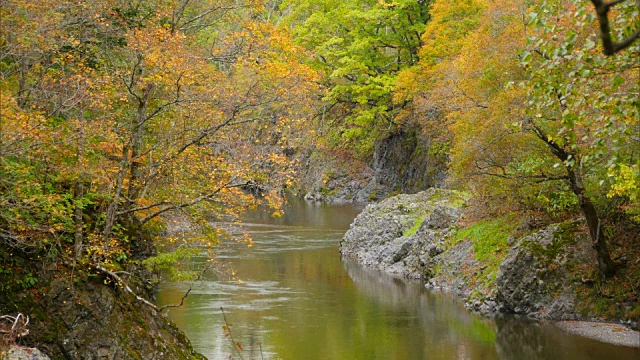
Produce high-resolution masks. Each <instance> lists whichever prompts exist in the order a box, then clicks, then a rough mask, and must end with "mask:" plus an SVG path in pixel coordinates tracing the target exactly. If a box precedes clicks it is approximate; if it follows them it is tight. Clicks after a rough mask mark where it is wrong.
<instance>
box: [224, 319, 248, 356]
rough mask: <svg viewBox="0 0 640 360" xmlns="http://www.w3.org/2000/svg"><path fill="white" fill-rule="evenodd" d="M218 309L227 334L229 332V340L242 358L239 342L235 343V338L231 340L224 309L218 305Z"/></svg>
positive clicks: (231, 335) (229, 326)
mask: <svg viewBox="0 0 640 360" xmlns="http://www.w3.org/2000/svg"><path fill="white" fill-rule="evenodd" d="M220 311H221V312H222V319H224V325H225V326H224V328H225V330H227V334H229V340H231V345H233V348H234V349H235V350H236V352H237V353H238V356H240V359H242V360H244V357H242V354H241V353H240V343H236V342H235V340H233V334H231V325H229V322H228V321H227V316H226V315H225V314H224V309H223V308H222V307H220Z"/></svg>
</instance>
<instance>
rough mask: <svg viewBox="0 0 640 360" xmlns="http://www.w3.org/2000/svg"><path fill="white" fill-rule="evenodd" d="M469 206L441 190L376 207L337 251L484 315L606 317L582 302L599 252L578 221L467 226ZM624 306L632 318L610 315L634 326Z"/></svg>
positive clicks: (488, 222)
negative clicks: (534, 226)
mask: <svg viewBox="0 0 640 360" xmlns="http://www.w3.org/2000/svg"><path fill="white" fill-rule="evenodd" d="M465 206H466V196H465V195H464V194H462V193H458V192H455V191H450V190H443V189H429V190H427V191H423V192H420V193H418V194H414V195H398V196H395V197H392V198H388V199H386V200H383V201H381V202H380V203H377V204H371V205H369V206H367V207H366V209H365V210H364V211H363V212H362V213H361V214H360V215H359V216H358V217H357V218H356V219H355V221H354V222H353V224H352V225H351V228H350V230H349V231H348V232H347V233H346V234H345V236H344V238H343V240H342V242H341V246H340V252H341V254H342V256H343V257H347V258H353V259H356V260H357V261H358V262H359V263H361V264H363V265H365V266H369V267H375V268H378V269H380V270H383V271H385V272H388V273H393V274H400V275H403V276H405V277H411V278H420V279H422V280H424V281H425V283H426V285H427V286H428V287H430V288H434V289H441V290H444V291H447V292H452V293H455V294H457V295H459V296H461V297H462V298H463V299H464V300H465V304H466V306H467V307H468V308H469V309H471V310H473V311H476V312H480V313H485V314H489V313H515V314H521V315H526V316H528V317H531V318H536V319H554V320H578V319H589V320H591V319H594V318H596V319H601V318H602V317H603V314H602V313H598V312H594V311H591V312H589V311H584V306H581V305H582V304H581V303H582V302H583V301H584V293H585V292H586V291H587V290H588V289H587V288H588V287H590V286H593V283H594V279H593V276H594V275H593V274H594V266H595V264H596V257H595V256H596V254H595V252H594V251H593V249H592V247H591V243H590V239H589V237H588V236H587V235H586V234H585V233H584V231H583V226H582V222H581V221H580V220H573V221H565V222H562V223H559V224H552V225H548V226H545V227H542V228H538V229H531V228H529V227H527V226H526V224H522V222H521V221H519V219H516V218H513V217H509V216H505V217H499V218H496V219H490V220H484V221H478V222H477V223H474V224H471V225H465V223H464V216H463V214H464V211H465ZM620 305H622V306H629V307H628V310H629V311H628V312H627V314H628V315H627V317H626V318H624V317H623V318H616V319H612V320H615V321H620V322H623V323H625V324H626V325H635V326H637V325H636V324H637V323H636V321H637V320H636V319H635V318H633V316H634V315H633V314H634V311H635V310H634V309H636V308H637V303H636V304H635V305H634V304H631V305H629V304H620ZM634 306H635V307H634Z"/></svg>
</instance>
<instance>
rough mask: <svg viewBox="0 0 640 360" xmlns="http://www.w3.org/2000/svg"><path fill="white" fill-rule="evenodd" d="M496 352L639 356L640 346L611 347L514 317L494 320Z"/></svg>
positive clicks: (579, 357) (503, 355) (527, 356)
mask: <svg viewBox="0 0 640 360" xmlns="http://www.w3.org/2000/svg"><path fill="white" fill-rule="evenodd" d="M495 323H496V326H497V329H498V335H497V338H496V351H497V353H498V355H499V356H500V359H502V360H508V359H518V360H540V359H563V360H565V359H566V360H590V359H593V360H596V359H616V360H626V359H629V360H631V359H634V360H637V359H640V349H632V348H628V347H623V346H614V345H610V344H605V343H601V342H597V341H593V340H590V339H587V338H584V337H581V336H577V335H571V334H568V333H566V332H564V331H563V330H560V329H559V328H557V327H555V326H554V325H553V324H550V323H547V322H536V321H531V320H526V319H522V318H519V317H515V316H504V317H499V318H496V319H495Z"/></svg>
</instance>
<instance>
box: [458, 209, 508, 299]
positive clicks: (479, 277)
mask: <svg viewBox="0 0 640 360" xmlns="http://www.w3.org/2000/svg"><path fill="white" fill-rule="evenodd" d="M516 224H517V217H516V216H515V215H507V216H502V217H499V218H496V219H486V220H481V221H478V222H476V223H475V224H472V225H470V226H468V227H466V228H463V229H461V230H459V231H458V232H457V233H456V234H455V235H454V236H453V237H452V238H451V240H450V242H449V247H453V246H455V245H456V244H457V243H459V242H460V241H462V240H464V239H468V240H469V241H471V243H472V244H473V252H474V256H475V259H476V260H478V262H480V263H481V264H482V265H483V267H482V270H479V271H474V273H473V274H472V280H471V281H472V282H474V283H478V284H483V285H484V286H485V287H486V288H490V287H491V286H492V284H493V282H494V281H495V279H496V273H497V271H498V268H499V267H500V264H501V263H502V261H503V260H504V258H505V256H506V255H507V252H508V249H509V245H508V243H507V239H508V238H509V237H510V236H512V234H513V233H514V232H515V229H516V228H517V226H516Z"/></svg>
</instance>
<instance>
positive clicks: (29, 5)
mask: <svg viewBox="0 0 640 360" xmlns="http://www.w3.org/2000/svg"><path fill="white" fill-rule="evenodd" d="M2 11H3V15H5V16H3V17H2V21H3V24H2V25H3V28H5V26H12V27H15V28H16V29H22V30H23V31H22V32H15V33H13V32H12V33H3V41H2V43H1V45H0V49H1V50H2V52H1V57H0V62H1V67H0V69H1V70H2V76H3V82H2V90H3V91H2V96H3V98H2V100H3V101H2V104H1V106H2V108H1V110H2V123H1V127H0V156H1V157H0V160H1V163H0V164H1V167H0V173H2V174H3V175H6V176H3V179H2V186H3V196H2V197H1V198H0V201H2V205H3V211H2V213H1V215H0V226H2V228H3V229H6V230H3V232H2V237H3V240H5V241H7V242H8V243H10V244H11V245H12V246H18V247H21V248H26V247H30V248H31V247H33V248H34V249H42V248H47V247H50V246H56V247H61V249H58V250H64V252H63V256H67V255H69V256H71V257H74V258H75V260H77V261H80V263H82V264H88V265H93V266H100V267H101V268H104V269H108V270H109V268H110V266H114V265H115V264H116V263H118V262H119V261H122V259H125V258H126V257H127V256H138V257H143V256H148V255H149V254H151V253H153V252H154V248H155V247H157V246H160V245H162V244H161V243H151V244H149V243H145V241H143V239H142V238H143V237H145V236H143V235H144V234H145V233H148V232H149V231H150V230H151V229H153V228H157V227H158V226H160V221H159V218H160V216H161V215H165V214H168V213H170V212H181V213H182V214H183V215H185V216H190V217H191V218H192V220H193V221H194V222H195V223H196V224H199V225H201V226H202V228H203V230H202V233H203V234H204V235H205V236H204V237H203V238H202V239H197V238H194V239H193V240H194V242H197V241H200V240H206V243H208V244H216V243H217V242H218V241H219V240H220V237H221V236H222V234H223V232H222V231H221V230H220V229H216V228H215V227H212V226H210V225H209V221H207V219H212V218H221V217H224V216H237V214H239V213H240V212H242V211H244V210H245V209H247V208H250V207H254V206H257V204H260V203H265V204H268V205H270V206H272V207H273V208H274V209H277V208H278V206H279V204H280V202H281V199H280V196H279V195H280V193H279V190H280V189H281V188H282V187H283V186H286V185H287V184H288V183H290V182H291V177H292V164H291V159H289V158H288V157H287V156H286V155H285V154H283V148H285V147H288V146H292V144H295V141H296V137H297V134H299V133H300V131H299V130H300V129H302V128H303V121H304V119H305V118H306V117H307V115H308V114H309V109H310V105H309V104H310V101H311V100H310V99H311V96H312V94H313V91H314V90H313V89H314V88H315V87H314V86H313V83H312V82H313V81H314V80H315V79H316V75H315V72H314V71H313V70H312V69H311V68H309V67H308V66H306V65H303V64H301V63H300V60H301V57H302V56H304V55H305V52H304V51H303V50H302V49H301V48H299V47H297V46H295V45H293V44H292V42H291V38H290V36H289V34H288V32H287V30H286V29H284V28H277V27H275V26H273V25H271V24H261V23H259V22H258V21H255V20H254V19H253V18H252V14H256V13H261V12H262V11H263V9H262V8H261V7H260V6H258V5H257V4H254V3H252V2H247V3H242V2H236V1H230V2H215V3H212V2H209V1H183V2H180V3H177V4H169V3H166V4H165V3H155V2H144V1H143V2H136V3H129V4H126V5H123V4H122V3H121V2H119V1H104V2H99V3H79V4H78V3H76V2H67V1H59V2H56V3H55V4H53V5H52V4H50V3H48V2H46V3H45V2H22V1H11V2H9V3H8V4H7V6H6V7H4V6H3V9H2ZM34 18H39V19H40V21H39V22H38V21H34ZM234 44H236V45H237V44H239V45H241V46H238V47H236V48H235V49H234V50H233V56H222V57H221V54H222V49H223V48H224V49H229V48H231V47H232V45H234ZM43 169H44V171H43ZM25 190H28V191H25ZM71 234H73V242H75V249H74V250H72V251H71V253H69V252H68V251H70V250H69V249H67V248H66V247H65V246H64V243H65V242H67V241H70V239H69V237H70V236H71ZM51 238H55V239H59V240H63V241H62V242H60V241H58V242H57V243H55V244H53V245H51V241H50V239H51ZM169 247H170V246H169ZM174 248H175V246H174ZM72 253H73V254H72Z"/></svg>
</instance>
